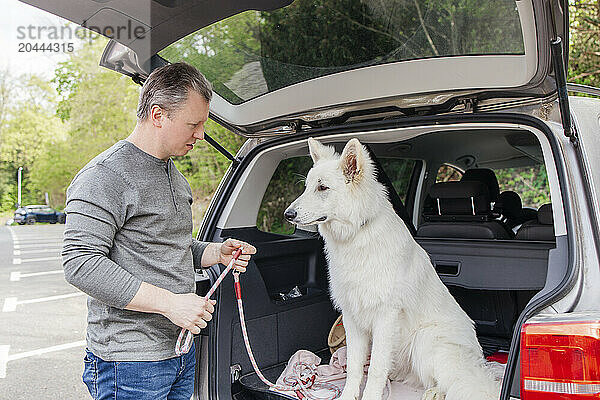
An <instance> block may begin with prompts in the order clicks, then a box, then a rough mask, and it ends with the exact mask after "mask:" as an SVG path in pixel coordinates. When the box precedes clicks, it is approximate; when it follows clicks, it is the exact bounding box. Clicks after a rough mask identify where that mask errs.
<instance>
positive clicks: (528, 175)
mask: <svg viewBox="0 0 600 400" xmlns="http://www.w3.org/2000/svg"><path fill="white" fill-rule="evenodd" d="M494 173H495V174H496V178H498V185H499V186H500V192H503V191H505V190H512V191H513V192H516V193H517V194H518V195H519V196H520V197H521V203H522V204H523V207H529V208H533V209H536V210H537V209H538V208H539V207H540V206H541V205H543V204H546V203H550V186H549V185H548V175H547V173H546V167H545V166H544V165H543V164H540V165H537V166H533V167H518V168H499V169H494Z"/></svg>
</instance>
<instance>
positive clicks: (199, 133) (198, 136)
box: [194, 128, 204, 140]
mask: <svg viewBox="0 0 600 400" xmlns="http://www.w3.org/2000/svg"><path fill="white" fill-rule="evenodd" d="M194 137H195V138H196V139H198V140H202V139H204V128H200V129H198V130H197V131H196V132H194Z"/></svg>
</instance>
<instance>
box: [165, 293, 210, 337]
mask: <svg viewBox="0 0 600 400" xmlns="http://www.w3.org/2000/svg"><path fill="white" fill-rule="evenodd" d="M215 304H216V301H215V300H208V301H206V300H204V298H203V297H200V296H198V295H196V294H194V293H185V294H173V295H172V296H169V300H168V304H167V308H166V310H164V311H163V312H162V314H163V315H164V316H165V317H167V318H168V319H169V320H170V321H171V322H172V323H174V324H175V325H177V326H180V327H182V328H185V329H187V330H188V331H191V332H192V333H193V334H194V335H196V334H198V333H200V329H202V328H206V323H207V322H208V321H210V320H211V319H212V313H213V312H214V311H215V307H214V305H215Z"/></svg>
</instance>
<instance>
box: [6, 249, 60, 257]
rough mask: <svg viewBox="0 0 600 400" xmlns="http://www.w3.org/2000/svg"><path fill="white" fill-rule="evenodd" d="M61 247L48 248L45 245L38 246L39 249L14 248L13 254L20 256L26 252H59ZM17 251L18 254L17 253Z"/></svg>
mask: <svg viewBox="0 0 600 400" xmlns="http://www.w3.org/2000/svg"><path fill="white" fill-rule="evenodd" d="M61 250H62V249H61V248H60V247H57V248H54V249H49V248H47V247H40V248H39V249H37V250H36V249H26V250H14V255H15V256H22V255H28V254H37V253H60V251H61ZM17 253H18V254H17Z"/></svg>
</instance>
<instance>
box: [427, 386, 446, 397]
mask: <svg viewBox="0 0 600 400" xmlns="http://www.w3.org/2000/svg"><path fill="white" fill-rule="evenodd" d="M445 398H446V396H445V395H444V394H443V393H442V392H440V388H438V387H437V386H435V387H432V388H429V389H427V390H426V391H425V392H424V393H423V396H422V397H421V400H444V399H445Z"/></svg>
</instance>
